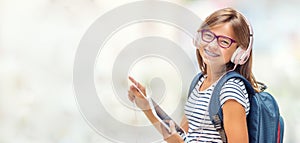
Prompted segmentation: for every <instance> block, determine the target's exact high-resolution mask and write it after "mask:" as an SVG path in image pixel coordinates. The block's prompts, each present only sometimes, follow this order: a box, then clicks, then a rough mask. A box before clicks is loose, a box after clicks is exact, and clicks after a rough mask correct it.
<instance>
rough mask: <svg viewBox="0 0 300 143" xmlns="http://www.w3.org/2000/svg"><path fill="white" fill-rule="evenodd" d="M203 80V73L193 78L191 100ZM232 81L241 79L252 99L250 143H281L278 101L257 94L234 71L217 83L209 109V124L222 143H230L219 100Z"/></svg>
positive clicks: (245, 80) (264, 93) (262, 93)
mask: <svg viewBox="0 0 300 143" xmlns="http://www.w3.org/2000/svg"><path fill="white" fill-rule="evenodd" d="M201 77H202V74H201V73H199V74H197V75H196V76H195V77H194V79H193V81H192V83H191V85H190V89H189V94H188V97H189V96H190V94H191V92H192V90H193V89H194V88H195V86H196V84H197V83H198V81H199V80H200V78H201ZM230 78H239V79H241V80H242V81H243V82H244V84H245V87H246V90H247V92H248V95H249V101H250V111H249V114H248V116H247V127H248V136H249V143H282V142H283V133H284V121H283V118H282V116H280V113H279V108H278V104H277V102H276V100H275V98H274V97H273V96H272V95H271V94H269V93H268V92H263V91H262V92H256V91H255V90H254V89H253V87H252V86H251V84H250V82H249V81H248V80H247V79H246V78H244V77H243V76H242V75H240V74H239V73H237V72H235V71H231V72H228V73H226V74H225V75H224V76H223V77H222V78H221V79H220V80H219V81H218V83H217V84H216V86H215V87H214V90H213V92H212V96H211V99H210V104H209V109H208V110H209V116H210V120H211V121H212V123H213V124H214V126H215V127H216V129H217V131H218V132H219V133H220V136H221V138H222V141H223V142H227V139H226V134H225V130H224V127H223V122H222V121H223V114H222V109H221V106H220V98H219V97H220V92H221V88H222V86H223V85H224V84H225V83H226V82H227V81H228V80H229V79H230ZM264 89H266V86H263V88H262V90H264Z"/></svg>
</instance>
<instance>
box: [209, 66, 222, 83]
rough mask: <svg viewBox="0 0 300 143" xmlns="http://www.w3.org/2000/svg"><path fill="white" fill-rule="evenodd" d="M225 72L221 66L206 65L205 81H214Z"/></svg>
mask: <svg viewBox="0 0 300 143" xmlns="http://www.w3.org/2000/svg"><path fill="white" fill-rule="evenodd" d="M225 72H226V68H225V67H223V66H220V67H211V66H208V67H207V79H206V80H207V81H208V82H211V83H213V82H215V81H217V80H218V79H219V78H220V77H221V76H222V75H223V74H224V73H225Z"/></svg>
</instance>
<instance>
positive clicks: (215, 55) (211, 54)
mask: <svg viewBox="0 0 300 143" xmlns="http://www.w3.org/2000/svg"><path fill="white" fill-rule="evenodd" d="M204 51H205V53H206V54H207V55H209V56H211V57H217V56H219V55H217V54H215V53H212V52H210V51H208V50H206V49H204Z"/></svg>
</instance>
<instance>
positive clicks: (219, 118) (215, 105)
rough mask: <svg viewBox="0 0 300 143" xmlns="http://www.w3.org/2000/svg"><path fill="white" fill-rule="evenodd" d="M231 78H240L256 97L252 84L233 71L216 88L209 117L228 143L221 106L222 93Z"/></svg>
mask: <svg viewBox="0 0 300 143" xmlns="http://www.w3.org/2000/svg"><path fill="white" fill-rule="evenodd" d="M231 78H240V79H241V80H242V81H243V82H244V84H245V86H246V89H247V92H248V94H249V95H254V93H255V91H254V89H253V87H252V86H251V84H250V82H249V81H248V80H247V79H246V78H244V77H243V76H242V75H240V74H239V73H237V72H234V71H231V72H228V73H226V74H225V75H223V76H222V77H221V79H220V80H219V81H218V83H217V85H216V86H215V88H214V90H213V92H212V96H211V99H210V103H209V109H208V111H209V117H210V120H211V121H212V123H213V124H214V126H215V127H216V129H217V131H218V132H219V133H220V135H221V138H222V140H223V142H226V135H225V131H224V127H223V112H222V109H221V105H220V92H221V89H222V87H223V86H224V84H225V83H226V82H227V81H228V80H229V79H231Z"/></svg>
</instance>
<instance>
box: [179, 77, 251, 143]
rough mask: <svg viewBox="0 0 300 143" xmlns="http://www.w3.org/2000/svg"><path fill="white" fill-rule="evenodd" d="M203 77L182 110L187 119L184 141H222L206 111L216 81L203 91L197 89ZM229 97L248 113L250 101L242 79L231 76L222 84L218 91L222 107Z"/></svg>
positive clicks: (190, 142) (211, 142) (215, 142)
mask: <svg viewBox="0 0 300 143" xmlns="http://www.w3.org/2000/svg"><path fill="white" fill-rule="evenodd" d="M204 79H205V78H204V77H202V78H201V79H200V80H199V82H198V84H197V85H196V86H195V88H194V89H193V91H192V93H191V94H190V96H189V98H188V100H187V102H186V105H185V109H184V110H185V115H186V117H187V119H188V123H189V129H188V133H187V137H188V138H186V137H184V140H185V142H189V143H194V142H197V143H199V142H210V143H222V140H221V137H220V135H219V133H218V132H217V130H216V128H215V127H214V125H213V124H212V122H211V121H210V118H209V113H208V107H209V102H210V97H211V95H212V92H213V90H214V87H215V85H216V83H214V84H213V85H211V86H210V87H209V88H207V89H206V90H204V91H199V88H200V86H201V85H202V83H203V81H204ZM229 99H233V100H235V101H237V102H238V103H240V104H241V105H242V106H243V107H244V109H245V111H246V115H248V113H249V110H250V103H249V99H248V94H247V91H246V88H245V85H244V82H243V81H242V80H240V79H237V78H232V79H229V80H228V81H227V82H226V83H225V84H224V86H223V87H222V89H221V92H220V102H221V103H220V104H221V106H222V107H223V105H224V103H225V102H226V101H227V100H229Z"/></svg>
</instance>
